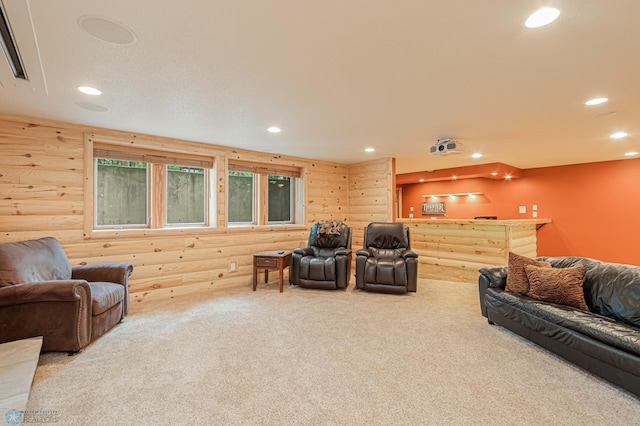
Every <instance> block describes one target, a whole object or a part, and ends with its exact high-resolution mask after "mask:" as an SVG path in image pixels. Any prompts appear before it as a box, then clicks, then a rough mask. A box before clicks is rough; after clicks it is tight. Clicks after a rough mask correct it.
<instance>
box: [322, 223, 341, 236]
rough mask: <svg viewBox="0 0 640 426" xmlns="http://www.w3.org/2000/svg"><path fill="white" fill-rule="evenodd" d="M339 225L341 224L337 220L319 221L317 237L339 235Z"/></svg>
mask: <svg viewBox="0 0 640 426" xmlns="http://www.w3.org/2000/svg"><path fill="white" fill-rule="evenodd" d="M340 225H342V222H340V221H338V220H320V221H318V235H340Z"/></svg>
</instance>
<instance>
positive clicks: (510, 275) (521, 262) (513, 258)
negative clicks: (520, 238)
mask: <svg viewBox="0 0 640 426" xmlns="http://www.w3.org/2000/svg"><path fill="white" fill-rule="evenodd" d="M526 265H534V266H540V267H546V268H551V264H550V263H549V262H543V261H539V260H534V259H530V258H528V257H526V256H521V255H519V254H515V253H512V252H509V265H508V268H507V285H506V288H505V290H506V291H512V292H516V293H522V294H526V293H527V292H528V291H529V279H528V278H527V273H526V272H525V271H524V267H525V266H526Z"/></svg>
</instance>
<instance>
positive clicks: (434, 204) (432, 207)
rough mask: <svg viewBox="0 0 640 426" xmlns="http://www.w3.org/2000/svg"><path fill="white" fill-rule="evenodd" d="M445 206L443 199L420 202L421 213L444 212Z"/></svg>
mask: <svg viewBox="0 0 640 426" xmlns="http://www.w3.org/2000/svg"><path fill="white" fill-rule="evenodd" d="M446 207H447V203H445V202H444V201H427V202H424V203H422V214H445V212H446Z"/></svg>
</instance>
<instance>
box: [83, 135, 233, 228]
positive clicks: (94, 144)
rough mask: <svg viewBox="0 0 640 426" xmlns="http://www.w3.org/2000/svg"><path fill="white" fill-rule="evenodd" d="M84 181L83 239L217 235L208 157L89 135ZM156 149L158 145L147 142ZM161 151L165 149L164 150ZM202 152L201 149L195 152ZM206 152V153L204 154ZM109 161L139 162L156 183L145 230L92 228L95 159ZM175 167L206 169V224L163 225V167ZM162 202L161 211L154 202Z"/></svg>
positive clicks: (213, 160)
mask: <svg viewBox="0 0 640 426" xmlns="http://www.w3.org/2000/svg"><path fill="white" fill-rule="evenodd" d="M84 136H85V137H84V152H85V155H84V178H85V179H84V181H85V185H84V188H85V191H84V200H85V215H84V227H83V231H84V238H86V239H90V238H112V237H114V236H118V235H127V236H131V237H144V236H155V235H202V234H203V233H217V232H220V230H218V229H217V225H218V224H217V223H216V220H218V217H217V216H216V214H215V212H216V211H217V208H216V205H215V203H216V202H217V200H218V197H217V196H216V195H217V194H216V193H215V192H214V191H215V188H216V184H215V182H213V181H212V180H213V179H214V178H216V175H215V173H214V171H215V166H216V165H219V164H220V162H216V158H215V157H214V156H213V155H211V156H209V155H201V154H200V153H191V152H182V151H180V150H179V149H177V148H175V147H170V149H167V151H164V150H158V149H153V148H147V147H146V146H145V141H136V144H135V145H133V144H132V142H130V141H125V140H123V139H122V140H121V139H114V138H107V137H101V136H97V135H95V134H92V133H85V135H84ZM149 145H150V146H153V147H154V148H155V145H157V142H149ZM163 148H164V146H163ZM194 150H197V151H203V149H194ZM205 151H206V150H205ZM96 154H97V155H96ZM105 154H108V155H106V156H107V157H108V158H112V159H118V160H124V161H142V162H146V163H147V167H148V173H149V175H148V176H149V182H148V184H149V185H151V181H152V180H154V179H155V180H156V182H155V185H152V188H153V189H152V190H150V191H149V193H148V201H147V202H148V206H147V208H148V215H149V218H148V222H149V224H148V225H147V226H146V227H145V226H136V227H123V228H111V227H109V228H103V227H100V228H98V227H96V226H95V198H94V195H95V178H96V177H95V173H96V169H95V159H96V158H104V157H105ZM167 164H175V165H180V166H186V167H198V168H204V169H205V180H206V184H205V187H206V190H207V194H206V201H207V206H206V212H205V220H206V223H205V224H185V225H180V224H166V223H165V222H166V176H165V175H166V172H165V170H166V165H167ZM158 201H159V202H161V203H162V204H161V205H160V207H161V208H156V207H157V206H159V205H158V204H157V202H158Z"/></svg>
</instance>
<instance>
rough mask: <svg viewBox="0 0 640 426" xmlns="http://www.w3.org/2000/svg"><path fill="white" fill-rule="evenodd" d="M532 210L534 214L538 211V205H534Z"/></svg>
mask: <svg viewBox="0 0 640 426" xmlns="http://www.w3.org/2000/svg"><path fill="white" fill-rule="evenodd" d="M531 210H533V211H534V212H535V211H537V210H538V205H537V204H534V205H532V206H531Z"/></svg>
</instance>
